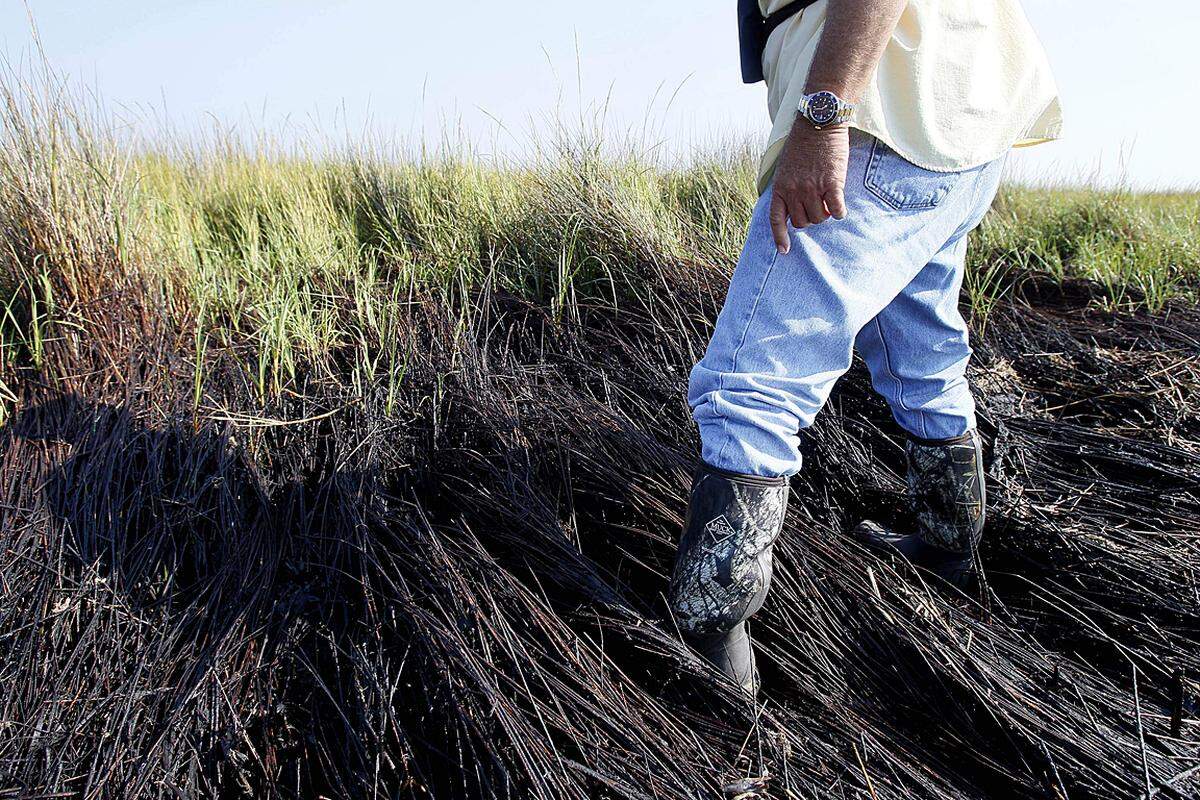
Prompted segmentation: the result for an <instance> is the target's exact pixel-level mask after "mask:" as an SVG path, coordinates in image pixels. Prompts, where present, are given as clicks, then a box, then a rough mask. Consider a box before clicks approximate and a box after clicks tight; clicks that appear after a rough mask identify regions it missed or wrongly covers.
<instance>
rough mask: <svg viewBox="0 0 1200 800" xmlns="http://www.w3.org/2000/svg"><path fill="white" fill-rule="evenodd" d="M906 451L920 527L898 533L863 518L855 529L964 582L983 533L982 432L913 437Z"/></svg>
mask: <svg viewBox="0 0 1200 800" xmlns="http://www.w3.org/2000/svg"><path fill="white" fill-rule="evenodd" d="M906 451H907V454H908V459H907V460H908V493H909V502H910V503H911V504H912V507H913V511H914V512H915V513H916V515H917V532H916V533H907V534H902V533H895V532H893V531H890V530H888V529H886V528H884V527H883V526H882V525H880V524H878V523H876V522H872V521H871V520H865V521H863V522H860V523H859V524H858V527H856V528H855V529H854V532H855V534H856V535H857V536H858V537H859V538H861V539H862V540H863V541H865V542H866V543H867V544H868V545H870V546H872V547H874V548H876V549H879V550H883V551H886V552H891V553H897V552H898V553H900V555H902V556H904V557H905V558H906V559H908V560H909V561H910V562H911V563H912V564H914V565H916V566H918V567H923V568H925V569H927V570H929V571H930V572H933V573H935V574H937V575H939V576H941V577H942V578H944V579H945V580H947V581H950V582H951V583H953V584H955V585H957V586H965V585H966V584H967V583H968V582H969V580H970V578H971V575H972V574H973V572H974V569H975V550H976V547H977V546H978V545H979V540H980V538H981V537H982V535H983V521H984V505H985V502H986V496H985V490H984V477H983V451H982V449H981V446H980V442H979V433H978V432H976V431H974V430H971V431H968V432H967V433H965V434H964V435H962V436H959V437H956V438H954V439H943V440H940V441H929V440H918V439H912V438H910V439H909V440H908V443H907V446H906Z"/></svg>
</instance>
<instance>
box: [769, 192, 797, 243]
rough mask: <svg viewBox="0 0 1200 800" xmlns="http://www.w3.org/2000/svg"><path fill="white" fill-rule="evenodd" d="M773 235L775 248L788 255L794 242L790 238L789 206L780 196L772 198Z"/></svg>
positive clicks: (771, 218)
mask: <svg viewBox="0 0 1200 800" xmlns="http://www.w3.org/2000/svg"><path fill="white" fill-rule="evenodd" d="M769 216H770V220H771V235H772V236H773V237H774V238H775V247H776V249H778V250H779V252H780V253H784V254H786V253H787V251H788V250H790V249H792V240H791V237H789V236H788V229H787V220H788V209H787V204H785V203H784V202H783V198H782V197H780V196H779V195H778V194H775V195H772V197H771V213H770V215H769Z"/></svg>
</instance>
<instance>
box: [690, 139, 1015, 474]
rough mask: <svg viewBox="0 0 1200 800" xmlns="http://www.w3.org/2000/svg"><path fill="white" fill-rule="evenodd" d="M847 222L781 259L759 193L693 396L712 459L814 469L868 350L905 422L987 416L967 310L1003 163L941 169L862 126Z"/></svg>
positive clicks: (923, 430)
mask: <svg viewBox="0 0 1200 800" xmlns="http://www.w3.org/2000/svg"><path fill="white" fill-rule="evenodd" d="M850 133H851V139H850V165H849V169H848V171H847V176H846V190H845V194H846V207H847V210H848V215H847V217H846V219H843V220H833V219H830V220H827V221H826V222H824V223H822V224H820V225H815V226H810V227H807V228H804V229H795V228H792V229H791V230H790V234H791V241H792V248H791V251H790V252H789V253H788V254H787V255H780V254H779V253H778V251H777V250H776V248H775V243H774V241H773V240H772V238H771V227H770V223H769V221H768V219H767V214H768V211H769V210H770V204H771V190H770V189H769V188H768V189H767V191H766V192H764V193H763V195H762V197H760V198H759V200H758V203H757V205H756V206H755V208H754V215H753V217H752V219H751V222H750V231H749V234H748V236H747V239H746V245H745V247H744V249H743V250H742V255H741V258H740V259H739V260H738V265H737V269H736V270H734V273H733V280H732V282H731V283H730V285H729V293H728V296H727V298H726V300H725V306H724V307H723V308H722V309H721V314H720V316H719V317H718V318H717V324H716V329H715V330H714V331H713V336H712V340H711V341H710V342H709V345H708V349H707V351H706V352H705V354H704V358H703V359H701V361H700V363H698V364H696V365H695V367H693V368H692V372H691V378H690V380H689V383H688V404H689V405H690V406H691V408H692V417H693V419H695V420H696V423H697V424H698V425H699V427H700V438H701V441H702V442H703V450H702V453H701V457H702V458H703V459H704V460H705V461H706V462H708V463H709V464H711V465H712V466H714V467H718V468H720V469H724V470H729V471H731V472H738V473H742V474H749V475H764V476H777V475H791V474H793V473H795V472H796V471H798V470H799V469H800V451H799V436H798V433H799V431H800V430H801V429H803V428H806V427H808V426H809V425H811V424H812V422H813V418H814V417H816V414H817V412H818V411H820V409H821V406H823V405H824V404H825V401H826V400H827V399H828V398H829V393H830V391H831V390H832V389H833V384H834V382H835V381H837V379H838V378H839V377H840V376H841V375H842V374H843V373H844V372H845V371H846V370H847V369H849V367H850V362H851V357H852V352H853V349H854V348H857V349H858V352H859V353H860V354H861V355H862V357H863V359H864V360H865V361H866V363H867V367H868V368H869V369H870V372H871V382H872V385H873V386H874V387H875V390H876V391H877V392H879V393H880V394H881V395H883V397H884V398H885V399H886V400H887V402H888V405H889V406H890V407H891V410H892V414H893V416H895V418H896V421H897V422H898V423H899V424H900V426H901V427H903V428H904V429H905V430H906V431H908V432H909V433H911V434H913V435H914V436H917V437H919V438H922V439H944V438H949V437H952V436H959V435H962V434H964V433H966V432H967V431H968V430H970V429H971V428H973V427H974V425H975V402H974V400H973V399H972V397H971V392H970V389H969V387H968V386H967V380H966V377H965V375H964V373H965V370H966V366H967V361H968V359H969V358H970V356H971V348H970V346H969V345H968V343H967V326H966V322H965V321H964V320H963V318H962V316H961V315H960V314H959V312H958V295H959V289H960V287H961V286H962V278H963V264H964V256H965V253H966V246H967V233H968V232H970V231H971V229H972V228H974V227H975V226H976V225H978V224H979V222H980V220H981V219H982V218H983V215H984V214H985V213H986V212H987V210H988V207H989V206H990V205H991V203H992V199H993V197H994V196H995V194H996V189H997V187H998V185H999V183H1000V173H1001V170H1002V167H1003V163H1002V162H1003V159H998V160H996V161H993V162H991V163H988V164H984V165H983V166H980V167H975V168H972V169H968V170H964V171H962V172H931V171H929V170H926V169H922V168H920V167H918V166H915V165H914V164H912V163H910V162H908V161H906V160H905V159H903V158H901V157H900V156H899V155H897V154H896V153H895V152H894V151H893V150H891V149H890V148H889V147H888V146H887V145H885V144H884V143H883V142H881V141H879V140H877V139H875V138H874V137H872V136H870V135H868V134H865V133H862V132H859V131H851V132H850Z"/></svg>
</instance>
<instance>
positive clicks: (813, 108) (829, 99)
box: [808, 92, 838, 125]
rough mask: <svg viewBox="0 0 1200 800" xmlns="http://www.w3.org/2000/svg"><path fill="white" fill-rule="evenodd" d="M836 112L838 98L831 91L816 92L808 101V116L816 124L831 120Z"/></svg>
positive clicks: (823, 123) (824, 123) (826, 122)
mask: <svg viewBox="0 0 1200 800" xmlns="http://www.w3.org/2000/svg"><path fill="white" fill-rule="evenodd" d="M837 112H838V99H837V96H836V95H834V94H833V92H817V93H816V94H814V95H813V96H812V97H811V98H809V101H808V118H809V119H810V120H812V121H813V122H814V123H815V124H817V125H826V124H828V123H830V122H833V120H834V118H835V117H836V116H837Z"/></svg>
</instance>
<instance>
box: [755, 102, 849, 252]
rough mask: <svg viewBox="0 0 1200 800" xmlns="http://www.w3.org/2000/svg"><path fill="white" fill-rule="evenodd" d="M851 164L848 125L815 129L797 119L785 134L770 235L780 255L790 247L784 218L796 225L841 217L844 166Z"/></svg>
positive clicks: (842, 212)
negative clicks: (786, 136) (773, 238)
mask: <svg viewBox="0 0 1200 800" xmlns="http://www.w3.org/2000/svg"><path fill="white" fill-rule="evenodd" d="M849 162H850V129H849V127H848V126H846V125H835V126H833V127H829V128H822V129H821V130H817V129H816V128H814V127H812V126H811V125H809V124H808V122H807V121H805V120H797V121H796V124H795V125H793V126H792V130H791V133H790V134H788V139H787V142H786V143H785V144H784V146H783V153H782V154H781V155H780V157H779V166H778V167H776V169H775V189H774V192H773V194H772V197H771V214H770V219H771V233H772V235H773V236H774V237H775V246H776V247H777V248H779V252H780V253H787V252H788V250H790V249H791V238H790V237H789V236H788V226H787V223H788V219H789V218H790V219H791V221H792V224H793V225H794V226H796V227H797V228H806V227H808V226H809V225H818V224H820V223H822V222H824V221H825V220H826V219H828V218H829V217H833V218H835V219H844V218H845V216H846V199H845V195H844V190H845V187H846V169H847V167H848V165H849Z"/></svg>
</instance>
